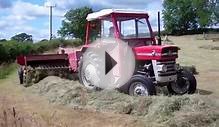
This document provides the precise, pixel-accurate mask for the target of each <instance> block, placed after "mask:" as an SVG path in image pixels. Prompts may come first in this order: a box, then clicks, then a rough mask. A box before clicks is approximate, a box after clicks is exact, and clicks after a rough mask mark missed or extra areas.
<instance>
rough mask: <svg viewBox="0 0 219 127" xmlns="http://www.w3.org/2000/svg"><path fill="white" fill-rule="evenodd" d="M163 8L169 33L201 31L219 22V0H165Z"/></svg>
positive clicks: (165, 25) (164, 19)
mask: <svg viewBox="0 0 219 127" xmlns="http://www.w3.org/2000/svg"><path fill="white" fill-rule="evenodd" d="M163 8H164V9H163V11H162V13H163V21H164V29H165V31H166V32H167V33H169V34H178V35H181V34H187V33H191V32H190V31H193V33H199V32H200V31H201V32H204V31H206V30H209V28H211V27H212V26H215V25H217V24H219V0H164V2H163ZM217 31H218V30H217Z"/></svg>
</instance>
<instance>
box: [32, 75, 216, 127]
mask: <svg viewBox="0 0 219 127" xmlns="http://www.w3.org/2000/svg"><path fill="white" fill-rule="evenodd" d="M28 90H31V91H33V92H35V93H37V94H39V95H41V96H45V97H46V98H47V99H48V100H49V101H50V102H51V103H55V104H62V105H67V106H70V107H73V108H80V109H89V110H94V111H101V112H114V113H120V114H130V115H132V116H135V117H138V118H139V119H142V120H143V121H145V125H146V126H173V127H175V126H177V127H189V126H199V127H206V126H212V127H215V126H216V120H217V119H218V118H219V112H218V109H217V107H216V105H214V101H218V100H211V98H209V97H208V96H201V95H184V96H172V97H168V96H153V97H133V96H129V95H126V94H122V93H119V92H118V91H115V90H111V91H109V90H102V91H96V92H95V91H88V90H87V89H85V88H84V87H83V86H82V85H80V84H79V83H78V82H75V81H69V80H65V79H61V78H59V77H55V76H50V77H47V78H45V79H44V80H42V81H40V82H39V83H37V84H35V85H33V86H31V87H29V88H28Z"/></svg>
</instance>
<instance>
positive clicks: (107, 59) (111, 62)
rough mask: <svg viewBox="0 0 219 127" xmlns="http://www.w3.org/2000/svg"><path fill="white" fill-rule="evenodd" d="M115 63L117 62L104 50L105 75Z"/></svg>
mask: <svg viewBox="0 0 219 127" xmlns="http://www.w3.org/2000/svg"><path fill="white" fill-rule="evenodd" d="M116 64H117V62H116V61H115V60H114V59H113V58H112V57H111V56H110V55H109V54H108V53H107V52H105V75H106V74H107V73H108V72H109V71H110V70H112V68H113V67H114V66H115V65H116Z"/></svg>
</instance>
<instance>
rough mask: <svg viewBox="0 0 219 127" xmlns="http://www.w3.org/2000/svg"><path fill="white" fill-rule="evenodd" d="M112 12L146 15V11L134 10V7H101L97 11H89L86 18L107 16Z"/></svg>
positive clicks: (94, 18)
mask: <svg viewBox="0 0 219 127" xmlns="http://www.w3.org/2000/svg"><path fill="white" fill-rule="evenodd" d="M112 13H120V14H121V13H122V14H143V15H148V13H147V12H146V11H144V10H134V9H103V10H100V11H98V12H94V13H90V14H88V15H87V18H86V19H87V20H88V21H92V20H96V19H98V18H100V17H104V16H108V15H110V14H112Z"/></svg>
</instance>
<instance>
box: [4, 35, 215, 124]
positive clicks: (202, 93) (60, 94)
mask: <svg viewBox="0 0 219 127" xmlns="http://www.w3.org/2000/svg"><path fill="white" fill-rule="evenodd" d="M200 36H202V35H192V36H191V35H187V36H178V37H172V36H170V37H169V40H170V42H167V43H172V44H173V43H174V44H176V45H178V46H179V47H180V48H181V50H180V52H179V59H178V62H179V63H180V64H182V65H186V66H191V65H194V66H195V67H196V69H197V71H198V73H199V74H198V75H196V78H197V82H198V90H197V93H196V94H195V95H192V96H190V95H185V96H172V97H168V96H162V95H161V96H157V97H156V96H155V97H142V98H141V97H139V98H135V97H130V96H127V95H124V94H121V93H118V92H117V91H100V92H90V91H86V89H84V88H83V87H82V86H80V84H79V83H78V82H74V81H68V80H63V79H60V78H56V77H48V78H46V79H44V80H42V81H41V82H39V83H38V84H35V85H34V86H32V87H29V88H24V87H22V86H21V85H18V79H17V77H16V72H13V73H12V74H10V75H9V77H8V78H7V79H4V80H0V107H3V108H1V109H0V126H1V125H6V123H7V124H8V125H9V124H10V125H15V123H16V124H17V125H19V124H22V125H23V126H36V127H38V126H43V127H44V126H51V127H54V126H55V127H59V126H66V127H71V126H79V127H80V126H81V127H85V126H94V127H102V126H107V127H111V126H120V127H123V126H124V127H125V126H129V127H138V126H139V127H148V126H149V127H154V126H155V127H166V126H170V127H177V126H178V127H190V126H194V127H196V126H197V127H200V126H203V127H206V126H210V127H217V126H218V123H219V120H218V119H219V110H218V109H219V78H218V77H219V69H218V68H219V50H215V49H213V50H212V49H209V48H203V46H204V47H205V46H206V45H211V46H214V47H215V46H218V45H219V42H217V41H216V42H212V41H211V40H202V39H200ZM13 107H14V109H15V112H16V115H15V116H14V112H13ZM5 112H6V114H7V115H6V116H7V117H5ZM6 118H7V119H6ZM22 119H23V120H22ZM6 120H7V121H6Z"/></svg>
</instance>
